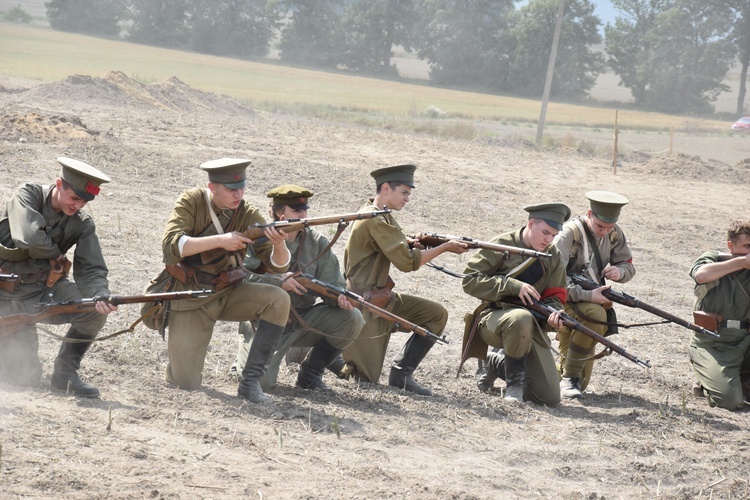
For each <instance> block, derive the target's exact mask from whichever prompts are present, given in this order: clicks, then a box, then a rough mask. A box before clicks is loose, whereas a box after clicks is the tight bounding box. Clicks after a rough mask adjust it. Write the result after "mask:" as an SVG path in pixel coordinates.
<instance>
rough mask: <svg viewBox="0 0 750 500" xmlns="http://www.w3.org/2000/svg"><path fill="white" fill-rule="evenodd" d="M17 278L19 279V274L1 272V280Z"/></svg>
mask: <svg viewBox="0 0 750 500" xmlns="http://www.w3.org/2000/svg"><path fill="white" fill-rule="evenodd" d="M17 279H18V275H17V274H13V273H8V274H6V273H0V281H13V280H17Z"/></svg>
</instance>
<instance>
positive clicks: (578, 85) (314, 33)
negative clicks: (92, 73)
mask: <svg viewBox="0 0 750 500" xmlns="http://www.w3.org/2000/svg"><path fill="white" fill-rule="evenodd" d="M559 1H560V0H528V1H527V2H519V1H518V0H162V1H159V2H154V1H152V0H49V1H46V2H45V7H46V9H47V18H48V20H49V23H50V26H51V27H52V28H53V29H57V30H61V31H68V32H75V33H84V34H90V35H97V36H106V37H118V38H121V39H124V40H128V41H132V42H137V43H143V44H148V45H154V46H159V47H168V48H174V49H183V50H192V51H196V52H201V53H207V54H213V55H220V56H229V57H238V58H246V59H248V58H260V57H264V56H266V55H267V54H268V53H269V50H270V48H271V45H272V44H275V46H276V47H277V48H278V49H279V56H280V58H281V60H282V61H283V62H286V63H289V64H295V65H305V66H308V67H315V68H322V69H336V70H343V71H348V72H352V73H357V74H365V75H375V76H388V77H393V76H397V75H398V73H397V70H396V67H395V65H394V64H393V62H392V57H393V55H394V52H393V51H394V47H397V46H400V47H403V49H404V50H406V51H408V52H412V53H414V54H416V56H417V57H418V58H420V59H422V60H425V61H426V62H427V63H428V65H429V77H430V81H431V82H432V83H433V84H435V85H440V86H447V87H460V88H469V89H475V90H482V91H488V92H494V93H505V94H512V95H517V96H522V97H532V98H538V97H540V96H541V95H542V92H543V88H544V82H545V77H546V73H547V64H548V60H549V53H550V50H551V49H550V48H551V46H552V40H553V35H554V29H555V22H556V18H557V11H558V7H559ZM519 3H521V5H519V6H517V5H516V4H519ZM612 3H613V5H614V6H615V9H616V10H617V12H618V15H617V17H616V19H615V22H614V23H613V24H607V25H606V26H604V36H603V37H602V35H601V33H600V28H601V26H602V22H601V20H600V19H599V18H598V17H597V16H596V14H595V12H594V5H593V3H592V2H591V1H590V0H566V1H565V11H564V12H565V14H564V18H563V24H562V31H561V35H560V42H559V49H558V53H557V59H556V64H555V71H554V79H553V83H552V90H551V95H552V96H553V97H554V98H557V99H565V100H571V101H576V100H582V99H585V98H586V97H587V96H588V94H589V92H590V90H591V89H592V87H593V86H594V84H595V83H596V79H597V77H598V76H599V75H600V74H601V73H603V72H604V71H605V70H606V69H607V68H608V67H609V68H610V69H611V70H612V71H613V72H614V73H615V74H616V75H617V76H619V78H620V85H622V86H624V87H626V88H628V89H629V90H630V91H631V93H632V95H633V98H634V101H635V106H636V107H639V108H642V109H647V110H653V111H660V112H665V113H679V114H706V113H711V112H713V102H714V101H715V100H716V98H717V97H718V95H719V94H720V93H721V92H725V91H728V90H729V88H728V86H727V85H726V84H725V83H723V82H724V80H725V78H726V76H727V73H728V72H729V70H730V69H731V67H732V66H733V64H735V62H736V61H739V64H740V79H741V80H740V92H739V96H738V101H737V113H738V114H742V113H743V112H744V100H745V94H746V81H747V71H748V65H749V64H750V1H748V0H612ZM602 46H603V48H604V49H603V51H602V50H598V49H597V47H602Z"/></svg>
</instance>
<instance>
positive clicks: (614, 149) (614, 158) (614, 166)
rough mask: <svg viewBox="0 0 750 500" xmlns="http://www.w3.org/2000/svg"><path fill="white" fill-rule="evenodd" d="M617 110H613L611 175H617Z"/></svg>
mask: <svg viewBox="0 0 750 500" xmlns="http://www.w3.org/2000/svg"><path fill="white" fill-rule="evenodd" d="M618 112H619V110H617V109H616V110H615V144H614V146H613V147H612V173H613V174H614V175H617V113H618Z"/></svg>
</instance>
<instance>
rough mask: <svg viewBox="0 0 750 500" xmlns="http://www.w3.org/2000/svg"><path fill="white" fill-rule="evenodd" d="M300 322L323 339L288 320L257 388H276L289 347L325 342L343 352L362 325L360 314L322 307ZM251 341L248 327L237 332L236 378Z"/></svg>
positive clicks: (312, 345)
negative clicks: (238, 335)
mask: <svg viewBox="0 0 750 500" xmlns="http://www.w3.org/2000/svg"><path fill="white" fill-rule="evenodd" d="M302 319H303V320H304V321H305V323H307V324H308V325H309V326H310V327H311V328H314V329H316V330H318V331H319V332H322V333H325V334H326V335H325V336H323V335H320V334H318V333H314V332H308V331H307V330H305V329H304V328H302V326H300V325H299V324H298V323H297V322H296V321H294V320H292V324H291V325H290V326H287V328H286V330H284V333H283V334H282V336H281V342H280V343H279V346H278V347H277V348H276V352H275V353H274V354H273V356H272V357H271V362H270V363H269V366H268V370H267V371H266V374H265V375H263V378H261V380H260V384H261V386H262V387H263V389H264V390H265V389H270V388H272V387H275V386H276V380H277V379H278V374H279V367H280V366H281V360H282V359H284V357H285V356H286V353H287V351H288V350H289V349H290V348H291V347H314V346H315V345H317V344H318V343H319V342H321V341H322V340H325V341H326V342H328V343H329V344H330V345H331V346H333V347H335V348H337V349H340V350H342V351H343V350H344V349H346V348H347V347H349V345H351V343H352V342H354V339H356V338H357V336H358V335H359V332H360V331H361V330H362V327H363V326H364V324H365V320H364V318H362V313H361V312H359V310H357V309H354V310H351V311H348V310H346V309H340V308H338V307H331V306H328V305H326V304H317V305H315V306H314V307H313V308H311V309H310V310H309V311H307V312H306V313H305V314H304V315H303V316H302ZM252 339H253V331H252V328H251V327H249V326H248V327H247V328H240V341H239V346H238V348H237V359H236V361H235V367H236V370H237V373H238V374H240V373H242V370H243V369H244V368H245V363H246V361H247V356H248V354H249V352H250V345H251V344H252Z"/></svg>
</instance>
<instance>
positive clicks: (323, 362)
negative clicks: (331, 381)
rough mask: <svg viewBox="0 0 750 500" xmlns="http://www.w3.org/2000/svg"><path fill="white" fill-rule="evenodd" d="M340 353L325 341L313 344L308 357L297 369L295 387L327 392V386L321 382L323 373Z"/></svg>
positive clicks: (339, 350)
mask: <svg viewBox="0 0 750 500" xmlns="http://www.w3.org/2000/svg"><path fill="white" fill-rule="evenodd" d="M342 352H343V351H342V350H341V349H337V348H335V347H333V346H332V345H331V344H329V343H328V341H326V340H325V339H323V340H321V341H320V342H318V343H317V344H315V347H313V348H312V351H311V352H310V355H309V356H307V359H306V360H305V361H303V362H302V364H301V365H300V367H299V373H298V374H297V387H302V388H303V389H310V390H313V391H317V390H324V391H325V390H328V386H327V385H326V384H325V382H323V372H325V369H326V367H327V366H328V365H330V364H331V362H332V361H333V360H335V359H336V358H338V357H339V356H340V355H341V353H342ZM342 361H343V359H342Z"/></svg>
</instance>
